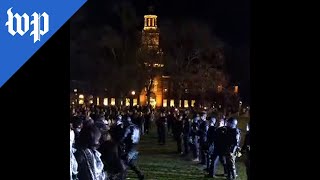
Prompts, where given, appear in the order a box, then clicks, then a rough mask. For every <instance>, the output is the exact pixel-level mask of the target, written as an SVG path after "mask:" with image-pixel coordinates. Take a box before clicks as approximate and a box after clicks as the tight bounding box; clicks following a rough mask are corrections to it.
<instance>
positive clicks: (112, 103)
mask: <svg viewBox="0 0 320 180" xmlns="http://www.w3.org/2000/svg"><path fill="white" fill-rule="evenodd" d="M111 105H112V106H114V105H116V99H115V98H111Z"/></svg>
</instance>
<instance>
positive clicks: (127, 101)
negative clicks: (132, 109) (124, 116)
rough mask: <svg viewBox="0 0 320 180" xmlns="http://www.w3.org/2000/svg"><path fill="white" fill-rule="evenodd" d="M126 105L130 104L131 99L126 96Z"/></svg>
mask: <svg viewBox="0 0 320 180" xmlns="http://www.w3.org/2000/svg"><path fill="white" fill-rule="evenodd" d="M126 106H130V99H129V98H126Z"/></svg>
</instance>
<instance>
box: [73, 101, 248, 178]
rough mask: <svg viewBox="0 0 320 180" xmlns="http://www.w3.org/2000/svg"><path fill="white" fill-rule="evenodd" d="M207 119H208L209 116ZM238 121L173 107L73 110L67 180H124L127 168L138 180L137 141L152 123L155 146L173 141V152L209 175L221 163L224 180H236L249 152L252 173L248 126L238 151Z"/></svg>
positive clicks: (139, 175) (113, 107) (107, 107)
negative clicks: (238, 165)
mask: <svg viewBox="0 0 320 180" xmlns="http://www.w3.org/2000/svg"><path fill="white" fill-rule="evenodd" d="M209 115H210V116H209ZM237 123H238V121H237V119H235V118H233V117H229V118H228V119H227V118H226V117H225V116H221V117H219V118H218V117H216V116H215V115H213V114H211V113H210V112H207V111H196V110H194V109H184V110H178V109H176V108H167V109H158V110H155V109H152V108H151V107H148V106H146V107H141V106H140V107H139V106H135V107H125V108H121V107H120V108H118V107H116V106H103V107H98V106H90V107H80V108H72V112H71V124H70V125H71V127H70V176H71V177H70V178H71V180H74V179H78V180H106V179H109V180H124V179H126V177H127V172H128V169H131V170H133V171H134V172H135V173H136V175H137V177H138V179H144V174H143V173H142V171H141V170H140V169H139V167H138V166H137V160H138V155H139V152H138V151H137V145H138V143H139V140H140V137H141V136H143V135H147V134H148V133H149V132H150V128H152V126H153V125H156V130H157V133H158V143H159V144H160V145H164V144H166V139H167V138H169V137H173V138H174V140H175V141H176V143H177V153H178V154H181V156H187V155H188V154H189V152H191V155H192V157H193V161H194V162H199V164H203V165H205V167H206V168H205V169H204V170H205V171H207V175H206V176H208V177H215V176H216V167H217V165H218V163H219V162H220V163H221V165H222V166H223V169H224V175H225V176H226V177H227V179H230V180H231V179H236V177H237V173H236V166H235V161H236V157H239V156H240V155H241V154H243V153H246V154H247V156H246V157H247V160H246V163H245V164H246V169H247V176H248V179H250V178H249V174H248V173H249V171H250V160H249V152H250V140H249V132H250V131H249V126H248V128H247V134H246V138H245V141H244V142H245V143H244V144H243V146H242V148H240V133H241V132H240V130H239V128H237Z"/></svg>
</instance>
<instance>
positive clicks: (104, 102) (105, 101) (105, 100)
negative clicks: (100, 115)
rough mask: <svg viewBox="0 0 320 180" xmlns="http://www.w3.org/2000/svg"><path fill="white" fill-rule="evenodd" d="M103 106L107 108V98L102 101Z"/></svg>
mask: <svg viewBox="0 0 320 180" xmlns="http://www.w3.org/2000/svg"><path fill="white" fill-rule="evenodd" d="M103 105H105V106H108V98H104V99H103Z"/></svg>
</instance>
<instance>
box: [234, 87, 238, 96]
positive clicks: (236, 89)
mask: <svg viewBox="0 0 320 180" xmlns="http://www.w3.org/2000/svg"><path fill="white" fill-rule="evenodd" d="M238 91H239V87H238V86H235V87H234V93H236V94H237V93H238Z"/></svg>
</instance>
